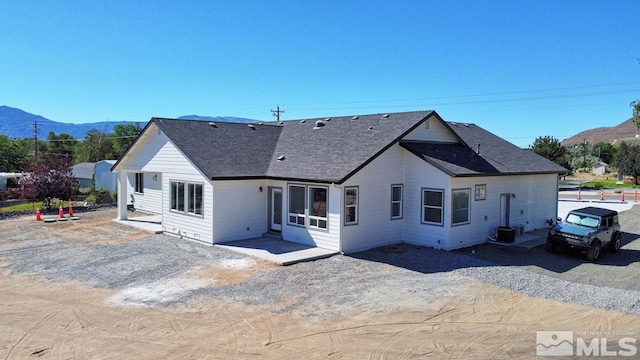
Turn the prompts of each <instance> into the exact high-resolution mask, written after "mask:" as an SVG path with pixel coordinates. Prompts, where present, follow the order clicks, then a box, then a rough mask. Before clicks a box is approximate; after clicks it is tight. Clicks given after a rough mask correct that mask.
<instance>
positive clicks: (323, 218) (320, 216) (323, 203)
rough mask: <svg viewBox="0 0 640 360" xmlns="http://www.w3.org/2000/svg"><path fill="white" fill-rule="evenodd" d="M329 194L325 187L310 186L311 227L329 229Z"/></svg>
mask: <svg viewBox="0 0 640 360" xmlns="http://www.w3.org/2000/svg"><path fill="white" fill-rule="evenodd" d="M327 192H328V189H327V188H324V187H313V186H309V204H310V205H311V208H310V209H309V226H310V227H315V228H320V229H326V228H327Z"/></svg>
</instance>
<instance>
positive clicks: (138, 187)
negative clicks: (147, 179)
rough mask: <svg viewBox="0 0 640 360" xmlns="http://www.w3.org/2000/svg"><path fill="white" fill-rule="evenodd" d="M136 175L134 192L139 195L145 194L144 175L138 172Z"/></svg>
mask: <svg viewBox="0 0 640 360" xmlns="http://www.w3.org/2000/svg"><path fill="white" fill-rule="evenodd" d="M134 175H135V179H134V182H133V191H134V192H136V193H138V194H144V173H141V172H137V173H135V174H134Z"/></svg>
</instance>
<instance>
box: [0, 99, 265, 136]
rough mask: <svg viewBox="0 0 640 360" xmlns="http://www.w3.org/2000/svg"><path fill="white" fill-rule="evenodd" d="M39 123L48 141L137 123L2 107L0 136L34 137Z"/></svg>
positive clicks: (225, 118) (225, 119)
mask: <svg viewBox="0 0 640 360" xmlns="http://www.w3.org/2000/svg"><path fill="white" fill-rule="evenodd" d="M178 119H192V120H202V121H218V122H240V123H249V122H255V121H256V120H251V119H245V118H237V117H231V116H218V117H211V116H198V115H185V116H180V117H179V118H178ZM147 121H148V119H145V120H144V121H140V123H141V124H140V125H141V126H144V124H146V122H147ZM36 122H37V123H38V133H39V135H38V138H39V139H46V138H47V135H49V132H50V131H53V132H55V133H56V134H61V133H66V134H69V135H71V136H73V137H74V138H75V139H84V137H85V135H86V134H87V132H88V131H89V130H91V129H96V130H99V131H103V132H107V133H110V132H113V127H114V126H116V125H120V124H134V123H136V121H103V122H96V123H85V124H69V123H61V122H57V121H53V120H49V119H47V118H45V117H43V116H40V115H34V114H31V113H28V112H26V111H24V110H20V109H16V108H12V107H9V106H4V105H0V135H6V136H8V137H10V138H16V139H21V138H25V137H29V138H30V137H33V131H34V124H35V123H36Z"/></svg>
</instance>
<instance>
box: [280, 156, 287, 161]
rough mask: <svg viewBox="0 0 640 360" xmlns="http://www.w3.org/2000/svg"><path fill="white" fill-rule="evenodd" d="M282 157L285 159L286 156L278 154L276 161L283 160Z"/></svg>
mask: <svg viewBox="0 0 640 360" xmlns="http://www.w3.org/2000/svg"><path fill="white" fill-rule="evenodd" d="M284 159H286V157H285V156H284V155H280V156H278V161H284Z"/></svg>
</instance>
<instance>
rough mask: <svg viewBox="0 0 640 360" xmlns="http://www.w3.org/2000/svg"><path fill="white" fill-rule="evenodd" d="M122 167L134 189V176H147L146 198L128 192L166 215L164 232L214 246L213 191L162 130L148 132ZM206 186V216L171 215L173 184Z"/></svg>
mask: <svg viewBox="0 0 640 360" xmlns="http://www.w3.org/2000/svg"><path fill="white" fill-rule="evenodd" d="M129 154H130V156H128V157H127V158H126V161H124V162H123V163H122V164H121V165H120V166H121V167H122V168H123V169H126V170H127V171H129V174H128V175H129V176H128V178H129V181H131V186H133V182H134V175H133V174H134V172H144V174H145V177H144V185H145V193H144V196H139V195H135V194H134V193H133V188H130V189H127V193H128V194H129V197H131V196H134V197H135V202H136V206H137V205H138V204H140V203H142V204H144V210H145V211H149V212H155V213H159V214H162V229H163V231H165V233H166V234H168V235H175V236H180V237H182V238H186V239H190V240H196V241H201V242H205V243H209V244H212V243H213V242H214V239H213V227H212V224H213V211H212V206H213V201H212V200H211V199H212V198H213V187H212V184H211V182H210V181H209V180H208V179H207V178H205V177H204V176H203V175H202V173H200V171H198V169H197V168H196V167H195V166H194V165H193V164H192V163H191V162H190V161H189V159H187V158H186V157H185V156H184V155H182V153H181V152H180V150H178V149H177V148H176V147H175V145H173V143H171V141H169V139H168V138H167V136H166V135H164V134H163V133H162V132H161V131H159V130H158V128H157V126H156V125H155V124H151V125H150V128H149V129H147V131H145V133H144V134H143V136H142V137H141V138H140V139H139V140H138V141H137V142H136V144H135V145H134V148H133V149H131V150H130V152H129ZM176 179H179V180H180V181H185V182H191V183H201V184H203V189H202V197H203V211H202V212H203V214H202V216H184V214H183V213H178V212H174V211H171V207H170V206H171V205H170V201H171V200H170V181H171V180H176Z"/></svg>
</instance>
